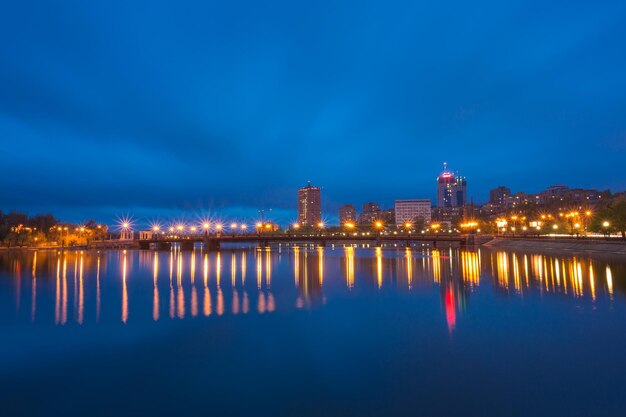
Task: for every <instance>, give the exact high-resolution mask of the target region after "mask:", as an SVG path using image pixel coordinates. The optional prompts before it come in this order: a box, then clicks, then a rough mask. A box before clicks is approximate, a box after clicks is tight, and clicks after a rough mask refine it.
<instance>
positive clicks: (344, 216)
mask: <svg viewBox="0 0 626 417" xmlns="http://www.w3.org/2000/svg"><path fill="white" fill-rule="evenodd" d="M339 223H340V224H346V223H352V224H356V207H354V206H353V205H352V204H346V205H343V206H341V207H340V208H339Z"/></svg>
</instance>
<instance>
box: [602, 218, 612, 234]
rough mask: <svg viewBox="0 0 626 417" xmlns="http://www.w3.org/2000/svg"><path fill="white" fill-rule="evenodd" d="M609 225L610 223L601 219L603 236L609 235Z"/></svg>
mask: <svg viewBox="0 0 626 417" xmlns="http://www.w3.org/2000/svg"><path fill="white" fill-rule="evenodd" d="M609 226H611V223H609V222H608V221H606V220H605V221H603V222H602V227H603V228H604V235H605V236H611V232H610V230H609Z"/></svg>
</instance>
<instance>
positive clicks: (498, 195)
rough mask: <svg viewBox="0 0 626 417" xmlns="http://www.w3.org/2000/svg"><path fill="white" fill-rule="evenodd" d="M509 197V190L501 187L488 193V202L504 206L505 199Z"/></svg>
mask: <svg viewBox="0 0 626 417" xmlns="http://www.w3.org/2000/svg"><path fill="white" fill-rule="evenodd" d="M510 195H511V189H510V188H508V187H504V186H502V185H501V186H499V187H498V188H494V189H493V190H490V191H489V202H490V203H492V204H504V201H505V199H506V197H507V196H510Z"/></svg>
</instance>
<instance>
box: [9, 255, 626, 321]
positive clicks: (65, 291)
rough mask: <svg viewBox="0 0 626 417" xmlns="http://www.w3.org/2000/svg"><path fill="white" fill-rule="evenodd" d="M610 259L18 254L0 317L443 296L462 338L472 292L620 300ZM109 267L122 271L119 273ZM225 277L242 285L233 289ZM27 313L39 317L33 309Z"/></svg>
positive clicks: (309, 305)
mask: <svg viewBox="0 0 626 417" xmlns="http://www.w3.org/2000/svg"><path fill="white" fill-rule="evenodd" d="M607 259H608V260H603V259H602V258H594V257H589V256H566V255H546V254H538V253H517V252H505V251H489V250H465V249H451V250H449V249H421V250H420V249H419V248H379V247H377V248H374V247H357V246H354V245H346V246H341V245H337V246H335V247H323V246H312V245H304V246H283V247H279V248H274V247H264V248H244V249H233V250H222V251H221V252H211V253H204V252H202V251H201V250H199V249H196V250H194V251H191V252H181V251H180V249H178V248H175V249H172V250H171V251H166V252H148V251H129V252H124V251H122V252H116V251H109V252H103V253H97V252H72V251H61V252H56V251H35V252H11V253H9V252H6V253H2V254H0V278H1V279H0V294H2V295H4V296H5V298H6V295H7V294H9V295H10V298H12V299H13V302H12V303H4V304H3V305H2V306H0V314H2V315H3V317H15V316H16V313H15V312H17V316H16V317H17V318H18V319H19V318H20V317H22V315H23V316H24V319H25V321H28V322H33V323H37V322H50V323H55V324H58V325H67V324H68V317H69V318H71V320H70V321H71V322H72V323H75V324H78V325H84V324H89V323H98V322H100V321H101V320H104V321H114V320H117V322H118V323H119V322H120V321H121V322H122V323H132V322H135V321H137V322H141V321H142V320H144V319H147V320H151V321H154V322H157V321H159V320H162V319H163V317H161V307H162V305H167V306H168V307H169V318H170V319H180V320H182V319H194V318H198V317H202V316H204V317H209V316H211V317H212V316H213V315H215V316H224V315H232V316H239V315H246V314H249V313H250V312H254V313H256V314H264V315H265V314H270V313H275V312H276V311H277V310H278V309H279V308H284V309H285V310H289V309H290V308H293V307H296V308H298V309H315V308H320V307H321V306H324V305H325V304H326V301H327V298H328V299H330V298H332V297H335V296H337V295H339V294H341V293H342V292H345V293H346V294H353V296H358V295H359V294H362V291H365V292H371V293H374V294H379V295H377V296H380V297H383V296H385V295H384V294H387V293H389V292H396V293H398V292H400V293H401V292H405V291H406V292H407V293H408V292H424V291H432V290H433V289H434V290H436V291H438V292H439V297H440V300H441V308H442V313H441V317H442V318H443V319H444V321H445V323H446V325H447V328H448V330H449V331H454V330H455V329H456V328H458V326H459V322H460V320H461V322H462V316H463V315H464V314H466V312H467V309H468V306H469V305H470V301H471V299H472V297H473V295H472V294H473V293H474V292H476V291H479V289H480V290H482V288H483V287H485V286H486V287H488V288H494V289H495V290H496V294H498V295H504V296H515V297H526V296H531V295H532V294H538V295H541V296H545V295H548V294H555V295H556V294H558V295H562V296H567V297H570V298H572V299H577V300H584V301H585V302H588V303H589V304H590V305H597V304H598V303H602V302H614V301H615V298H616V297H618V294H619V296H620V297H621V296H622V295H623V294H624V288H625V286H624V278H625V277H626V263H625V262H623V261H616V260H615V259H614V258H607ZM223 260H226V261H225V263H224V262H223ZM249 262H250V264H249ZM164 263H165V264H167V266H168V267H169V268H168V269H169V282H168V280H167V278H165V277H163V276H161V275H160V273H161V272H162V271H161V269H160V268H161V265H162V264H164ZM23 266H24V269H26V270H27V271H28V268H29V269H30V272H31V274H30V275H31V277H30V279H22V269H23ZM187 266H188V267H187ZM248 268H253V269H255V270H256V280H252V281H250V282H247V281H246V271H247V269H248ZM109 270H111V271H118V272H114V273H113V274H110V273H109ZM196 271H198V276H196ZM166 273H167V272H166ZM292 273H293V277H294V280H293V281H291V278H290V277H289V276H290V275H291V274H292ZM222 274H225V276H226V277H230V280H227V281H226V285H224V283H223V281H222ZM131 277H132V279H131ZM109 278H111V279H109ZM164 279H165V281H163V280H164ZM168 284H169V288H167V287H166V285H168ZM70 297H72V300H71V302H70V300H69V298H70ZM29 304H30V305H29ZM131 304H132V311H133V314H132V316H131V315H130V313H129V312H130V309H131ZM22 305H24V306H28V305H29V307H30V308H25V309H24V310H25V311H21V310H20V306H22ZM8 310H11V315H10V314H9V311H8ZM115 311H117V312H115ZM120 312H121V313H120ZM94 313H95V314H94Z"/></svg>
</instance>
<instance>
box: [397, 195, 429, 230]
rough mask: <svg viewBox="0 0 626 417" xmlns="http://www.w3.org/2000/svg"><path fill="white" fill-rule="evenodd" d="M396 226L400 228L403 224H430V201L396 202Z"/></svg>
mask: <svg viewBox="0 0 626 417" xmlns="http://www.w3.org/2000/svg"><path fill="white" fill-rule="evenodd" d="M395 208H396V225H397V226H402V225H403V224H404V223H407V222H409V223H416V222H423V223H425V224H426V223H430V220H431V207H430V200H428V199H416V200H396V204H395Z"/></svg>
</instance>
